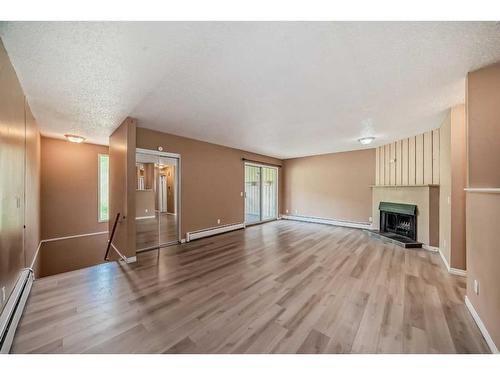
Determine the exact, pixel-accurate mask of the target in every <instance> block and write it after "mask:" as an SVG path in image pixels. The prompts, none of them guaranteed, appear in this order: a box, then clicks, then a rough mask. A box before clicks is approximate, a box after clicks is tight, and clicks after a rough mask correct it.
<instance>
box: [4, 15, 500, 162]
mask: <svg viewBox="0 0 500 375" xmlns="http://www.w3.org/2000/svg"><path fill="white" fill-rule="evenodd" d="M0 35H1V37H2V39H3V41H4V44H5V47H6V49H7V51H8V53H9V56H10V58H11V60H12V62H13V64H14V67H15V69H16V71H17V74H18V76H19V79H20V81H21V84H22V86H23V88H24V90H25V93H26V95H27V97H28V101H29V103H30V106H31V108H32V111H33V113H34V115H35V117H36V119H37V121H38V123H39V125H40V127H41V129H42V132H43V134H45V135H50V136H60V135H62V134H65V133H75V134H79V135H83V136H84V137H86V138H87V139H88V140H89V141H90V142H94V143H103V144H106V143H107V140H108V139H107V137H108V136H109V135H110V134H111V133H112V131H113V130H114V129H115V128H116V127H117V126H118V125H119V124H120V123H121V121H122V120H123V119H124V118H125V117H126V116H132V117H135V118H137V119H138V121H139V126H142V127H147V128H151V129H156V130H160V131H164V132H168V133H173V134H178V135H183V136H187V137H191V138H195V139H200V140H204V141H209V142H213V143H218V144H222V145H227V146H231V147H237V148H241V149H244V150H248V151H254V152H259V153H263V154H267V155H272V156H277V157H282V158H290V157H296V156H303V155H311V154H320V153H327V152H335V151H344V150H353V149H358V148H363V146H361V145H360V144H359V143H358V142H357V139H358V138H359V137H361V136H367V135H373V136H375V137H376V141H375V143H374V144H375V145H377V144H384V143H387V142H389V141H392V140H396V139H399V138H402V137H406V136H409V135H414V134H418V133H420V132H423V131H426V130H429V129H432V128H436V127H438V126H439V125H440V123H441V121H442V119H443V117H444V112H445V110H446V109H447V108H449V107H450V106H452V105H455V104H458V103H461V102H464V86H465V76H466V73H467V72H468V71H470V70H474V69H477V68H479V67H482V66H484V65H487V64H490V63H492V62H495V61H498V60H500V25H499V24H498V23H495V22H489V23H488V22H396V23H391V22H149V23H140V22H121V23H109V22H108V23H106V22H97V23H83V22H64V23H63V22H59V23H58V22H43V23H39V22H8V23H2V24H1V25H0ZM370 147H371V146H370Z"/></svg>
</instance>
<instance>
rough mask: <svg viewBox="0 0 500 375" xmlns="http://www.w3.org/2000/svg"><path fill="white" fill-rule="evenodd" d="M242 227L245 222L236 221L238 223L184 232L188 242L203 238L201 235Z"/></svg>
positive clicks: (207, 235)
mask: <svg viewBox="0 0 500 375" xmlns="http://www.w3.org/2000/svg"><path fill="white" fill-rule="evenodd" d="M243 228H245V224H244V223H238V224H228V225H222V226H220V227H213V228H207V229H201V230H197V231H193V232H187V233H186V242H189V241H192V240H197V239H199V238H203V237H209V236H213V235H215V234H221V233H225V232H230V231H233V230H237V229H243Z"/></svg>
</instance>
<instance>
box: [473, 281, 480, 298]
mask: <svg viewBox="0 0 500 375" xmlns="http://www.w3.org/2000/svg"><path fill="white" fill-rule="evenodd" d="M474 293H476V294H477V295H479V281H477V280H474Z"/></svg>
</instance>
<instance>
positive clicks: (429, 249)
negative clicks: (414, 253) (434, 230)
mask: <svg viewBox="0 0 500 375" xmlns="http://www.w3.org/2000/svg"><path fill="white" fill-rule="evenodd" d="M422 249H424V250H427V251H432V252H433V253H437V252H439V247H435V246H431V245H426V244H425V243H423V244H422Z"/></svg>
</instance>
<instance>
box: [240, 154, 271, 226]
mask: <svg viewBox="0 0 500 375" xmlns="http://www.w3.org/2000/svg"><path fill="white" fill-rule="evenodd" d="M277 218H278V168H277V167H270V166H264V165H259V164H253V163H245V224H255V223H260V222H263V221H269V220H274V219H277Z"/></svg>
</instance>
